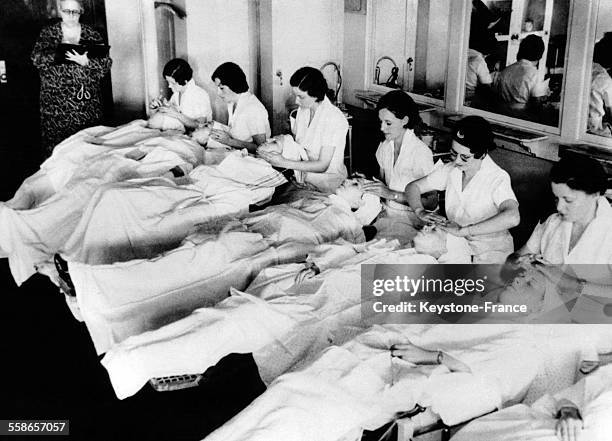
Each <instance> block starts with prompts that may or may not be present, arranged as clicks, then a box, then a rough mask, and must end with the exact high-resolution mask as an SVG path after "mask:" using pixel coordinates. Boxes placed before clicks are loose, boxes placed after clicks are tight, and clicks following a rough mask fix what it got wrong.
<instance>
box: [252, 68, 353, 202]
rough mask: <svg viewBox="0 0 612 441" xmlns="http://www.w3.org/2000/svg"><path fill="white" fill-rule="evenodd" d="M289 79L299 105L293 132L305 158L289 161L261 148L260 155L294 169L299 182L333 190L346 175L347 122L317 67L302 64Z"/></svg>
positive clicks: (324, 190) (327, 190)
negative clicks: (328, 92) (303, 150)
mask: <svg viewBox="0 0 612 441" xmlns="http://www.w3.org/2000/svg"><path fill="white" fill-rule="evenodd" d="M289 83H290V84H291V87H292V88H293V93H295V97H296V103H297V105H298V106H299V108H298V111H297V115H296V118H295V125H294V128H292V129H293V134H294V136H295V140H296V142H297V143H298V144H299V145H301V146H302V147H303V148H304V149H305V152H306V155H307V157H308V159H307V160H304V161H292V160H289V159H285V158H283V157H282V156H281V154H279V153H274V152H261V153H260V156H261V157H262V158H263V159H265V160H266V161H268V162H269V163H270V164H272V165H273V166H274V167H281V168H286V169H291V170H294V171H295V172H296V178H297V180H298V182H300V181H302V182H303V183H304V184H306V186H308V187H313V188H315V189H317V190H320V191H323V192H327V193H333V192H334V190H336V189H337V188H338V187H340V185H341V184H342V182H343V181H344V180H345V179H346V177H347V171H346V167H345V165H344V147H345V145H346V134H347V131H348V122H347V120H346V117H345V116H344V114H343V113H342V112H341V111H340V109H338V108H337V107H336V106H334V105H333V104H332V103H331V101H329V99H328V98H327V96H326V95H325V93H326V92H327V82H326V81H325V77H324V76H323V74H322V73H321V71H319V70H318V69H315V68H313V67H302V68H300V69H298V70H297V71H296V72H295V73H294V74H293V75H292V76H291V79H290V80H289Z"/></svg>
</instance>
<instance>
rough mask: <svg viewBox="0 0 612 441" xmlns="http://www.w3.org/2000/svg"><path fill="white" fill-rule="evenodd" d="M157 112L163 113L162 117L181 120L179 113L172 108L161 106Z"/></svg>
mask: <svg viewBox="0 0 612 441" xmlns="http://www.w3.org/2000/svg"><path fill="white" fill-rule="evenodd" d="M157 111H158V112H160V113H163V114H164V115H168V116H171V117H173V118H176V119H178V120H180V119H181V112H179V111H178V110H176V109H175V108H174V107H172V106H162V107H160V108H159V109H157Z"/></svg>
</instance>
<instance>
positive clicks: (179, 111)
mask: <svg viewBox="0 0 612 441" xmlns="http://www.w3.org/2000/svg"><path fill="white" fill-rule="evenodd" d="M163 76H164V78H165V79H166V81H167V82H168V86H169V87H170V89H171V90H172V96H171V97H170V100H169V101H166V100H163V101H162V100H159V99H155V100H153V101H152V102H151V107H152V108H154V109H156V111H157V112H160V113H163V114H165V115H168V116H171V117H173V118H176V119H177V120H179V121H180V122H181V123H182V124H183V125H184V126H185V128H187V129H196V128H197V127H198V126H199V125H201V124H203V123H205V122H206V121H210V120H211V119H212V107H211V106H210V98H209V96H208V93H207V92H206V91H205V90H204V89H202V88H201V87H199V86H198V85H196V83H195V81H194V80H193V70H192V69H191V66H190V65H189V63H187V62H186V61H185V60H183V59H181V58H175V59H173V60H170V61H168V62H167V63H166V65H165V66H164V71H163Z"/></svg>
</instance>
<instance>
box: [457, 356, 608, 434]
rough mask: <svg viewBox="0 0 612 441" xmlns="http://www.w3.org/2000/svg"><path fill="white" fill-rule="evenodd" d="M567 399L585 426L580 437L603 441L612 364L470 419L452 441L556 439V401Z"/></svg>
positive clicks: (606, 431)
mask: <svg viewBox="0 0 612 441" xmlns="http://www.w3.org/2000/svg"><path fill="white" fill-rule="evenodd" d="M560 399H569V400H570V401H572V402H573V403H575V404H576V405H578V408H579V409H580V413H581V415H582V418H583V422H584V429H583V430H582V432H581V433H580V439H583V440H588V441H605V440H609V439H610V434H612V366H604V367H602V368H600V369H598V370H596V371H595V372H593V373H591V374H589V375H588V376H586V377H584V378H583V379H582V380H580V381H579V382H578V383H576V384H575V385H573V386H570V387H568V388H566V389H564V390H562V391H560V392H558V393H556V394H547V395H544V396H543V397H542V398H540V399H539V400H538V401H537V402H535V403H534V404H533V405H531V406H528V405H526V404H518V405H516V406H512V407H509V408H507V409H503V410H501V411H499V412H495V413H493V414H491V415H487V416H485V417H482V418H479V419H477V420H475V421H472V422H470V423H469V424H468V425H467V426H465V427H464V428H462V429H461V430H460V431H459V432H457V434H456V435H455V436H454V437H453V441H489V440H495V441H558V440H559V438H557V436H556V434H555V425H556V422H557V420H556V419H555V418H554V415H555V414H556V411H557V406H556V403H557V402H558V400H560Z"/></svg>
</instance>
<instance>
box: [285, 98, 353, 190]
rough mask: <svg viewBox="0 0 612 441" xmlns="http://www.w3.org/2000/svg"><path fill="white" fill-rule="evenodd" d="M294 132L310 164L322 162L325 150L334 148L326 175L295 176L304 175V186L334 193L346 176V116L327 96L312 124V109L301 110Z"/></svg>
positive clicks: (308, 174) (300, 108) (316, 112)
mask: <svg viewBox="0 0 612 441" xmlns="http://www.w3.org/2000/svg"><path fill="white" fill-rule="evenodd" d="M292 130H293V133H294V135H295V140H296V141H297V142H298V144H300V145H301V146H302V147H304V149H306V152H307V153H308V157H309V158H310V160H311V161H316V160H317V159H319V155H320V154H321V148H322V147H324V146H333V147H334V153H333V155H332V158H331V161H330V163H329V166H328V167H327V170H325V172H322V173H313V172H304V173H296V175H299V174H303V179H304V182H305V183H307V184H311V185H313V186H315V187H316V188H317V189H319V190H321V191H324V192H330V193H332V192H333V191H334V190H335V189H336V188H338V187H339V186H340V185H341V184H342V182H343V181H344V180H345V179H346V177H347V171H346V166H345V165H344V147H345V145H346V133H347V131H348V121H347V120H346V117H345V116H344V114H343V113H342V112H341V111H340V109H338V108H337V107H336V106H334V105H333V104H332V103H331V101H329V99H328V98H327V97H324V98H323V101H322V102H321V103H320V104H319V107H317V109H316V111H315V114H314V117H313V118H312V121H310V109H306V108H302V107H299V108H298V111H297V115H296V118H295V126H294V127H292Z"/></svg>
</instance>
